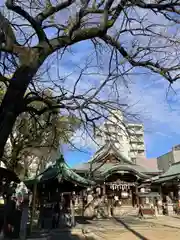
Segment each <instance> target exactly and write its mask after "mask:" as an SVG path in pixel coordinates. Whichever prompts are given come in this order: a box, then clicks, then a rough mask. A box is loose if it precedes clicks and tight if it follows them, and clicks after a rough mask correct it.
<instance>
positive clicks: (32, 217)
mask: <svg viewBox="0 0 180 240" xmlns="http://www.w3.org/2000/svg"><path fill="white" fill-rule="evenodd" d="M36 196H37V181H35V182H34V185H33V193H32V211H31V218H30V233H31V232H32V227H33V219H34V215H35V211H36Z"/></svg>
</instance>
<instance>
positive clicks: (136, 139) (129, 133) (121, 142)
mask: <svg viewBox="0 0 180 240" xmlns="http://www.w3.org/2000/svg"><path fill="white" fill-rule="evenodd" d="M95 138H96V142H97V143H98V144H99V145H100V146H102V145H104V144H105V143H106V142H109V141H110V142H111V143H112V144H114V145H115V146H116V148H117V149H118V150H119V151H120V152H122V153H123V154H124V155H125V156H126V157H128V158H129V159H131V160H132V161H133V162H136V158H137V157H139V156H140V157H145V155H146V153H145V143H144V127H143V124H137V123H126V122H125V121H124V117H123V115H122V112H120V111H114V112H113V113H112V115H111V116H109V118H108V120H107V121H106V122H105V123H104V124H103V126H102V127H101V128H100V129H99V130H98V131H97V133H96V136H95Z"/></svg>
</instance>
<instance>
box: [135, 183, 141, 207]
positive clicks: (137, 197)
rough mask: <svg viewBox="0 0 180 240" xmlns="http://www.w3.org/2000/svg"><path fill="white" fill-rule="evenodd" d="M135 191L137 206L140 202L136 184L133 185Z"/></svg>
mask: <svg viewBox="0 0 180 240" xmlns="http://www.w3.org/2000/svg"><path fill="white" fill-rule="evenodd" d="M135 189H136V190H135V192H136V204H137V206H139V204H140V200H139V195H138V188H137V185H136V186H135Z"/></svg>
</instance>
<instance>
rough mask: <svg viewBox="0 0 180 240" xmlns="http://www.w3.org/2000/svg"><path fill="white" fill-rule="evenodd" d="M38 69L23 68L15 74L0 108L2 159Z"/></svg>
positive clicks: (0, 153) (0, 156) (0, 149)
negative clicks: (27, 91)
mask: <svg viewBox="0 0 180 240" xmlns="http://www.w3.org/2000/svg"><path fill="white" fill-rule="evenodd" d="M36 71H37V70H36V69H34V68H31V67H27V66H22V67H20V68H19V69H17V71H16V72H15V74H14V76H13V77H12V79H11V81H10V85H9V87H8V89H7V91H6V94H5V96H4V98H3V100H2V103H1V106H0V158H2V156H3V153H4V147H5V144H6V142H7V140H8V137H9V134H10V133H11V132H12V129H13V126H14V123H15V121H16V118H17V117H18V115H19V114H20V113H21V111H22V107H23V102H24V101H23V100H24V94H25V92H26V90H27V87H28V85H29V83H30V82H31V80H32V78H33V76H34V75H35V73H36Z"/></svg>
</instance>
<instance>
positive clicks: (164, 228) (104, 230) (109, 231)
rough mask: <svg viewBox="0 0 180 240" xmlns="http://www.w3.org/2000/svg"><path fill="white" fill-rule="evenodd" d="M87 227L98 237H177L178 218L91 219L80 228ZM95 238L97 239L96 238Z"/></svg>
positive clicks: (109, 239) (179, 231) (179, 232)
mask: <svg viewBox="0 0 180 240" xmlns="http://www.w3.org/2000/svg"><path fill="white" fill-rule="evenodd" d="M83 227H84V229H89V230H90V231H91V232H93V233H94V234H95V235H96V236H97V237H98V238H99V239H107V240H119V239H125V240H126V239H127V238H129V239H144V240H158V239H163V240H167V239H173V240H176V239H179V236H180V218H178V217H167V216H161V217H158V218H157V219H153V218H152V219H146V220H140V219H138V218H135V217H130V216H128V217H124V218H116V219H112V220H106V221H96V222H95V221H93V222H89V223H86V224H83V225H82V226H81V228H83ZM98 238H97V239H98Z"/></svg>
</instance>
